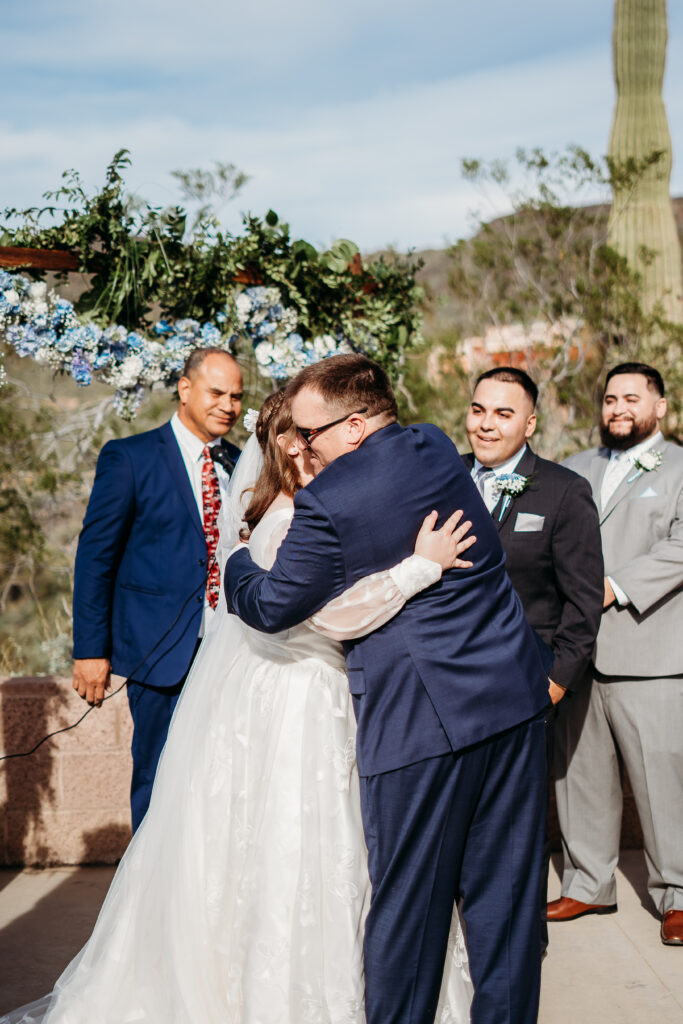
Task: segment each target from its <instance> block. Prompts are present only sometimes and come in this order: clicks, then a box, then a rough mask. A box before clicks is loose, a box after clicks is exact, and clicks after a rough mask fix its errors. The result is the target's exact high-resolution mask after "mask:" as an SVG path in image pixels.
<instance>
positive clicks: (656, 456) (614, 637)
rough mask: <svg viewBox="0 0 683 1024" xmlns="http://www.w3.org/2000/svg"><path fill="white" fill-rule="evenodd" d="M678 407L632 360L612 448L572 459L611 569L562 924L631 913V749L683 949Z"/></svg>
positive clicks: (560, 789) (566, 819) (572, 759)
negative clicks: (626, 875)
mask: <svg viewBox="0 0 683 1024" xmlns="http://www.w3.org/2000/svg"><path fill="white" fill-rule="evenodd" d="M665 414H666V399H665V397H664V383H663V381H662V378H661V375H660V374H659V372H658V371H657V370H656V369H654V368H653V367H651V366H647V365H646V364H645V363H622V364H621V365H620V366H617V367H615V368H614V369H613V370H611V371H610V373H609V374H608V375H607V380H606V383H605V392H604V397H603V404H602V419H601V423H600V434H601V439H602V447H600V448H595V449H592V450H591V451H587V452H582V453H580V454H578V455H575V456H573V457H572V458H570V459H569V460H568V461H567V463H566V465H568V466H569V467H570V468H571V469H573V470H575V472H577V473H580V474H581V475H582V476H585V477H586V479H587V480H588V481H589V482H590V484H591V486H592V488H593V496H594V498H595V502H596V505H597V506H598V509H599V512H600V530H601V535H602V545H603V554H604V560H605V573H606V576H605V596H604V607H603V615H602V622H601V625H600V629H599V632H598V637H597V641H596V647H595V655H594V671H593V680H592V684H591V686H590V687H585V688H584V689H583V690H579V691H577V693H576V695H575V699H574V700H573V701H572V703H571V704H570V705H567V707H566V708H565V711H566V714H565V715H564V716H562V718H561V719H560V720H559V721H558V728H556V731H555V747H556V750H555V756H556V761H555V767H556V773H557V775H558V778H557V784H556V793H557V803H558V814H559V819H560V828H561V831H562V841H563V847H564V873H563V879H562V897H561V898H560V899H559V900H553V901H552V902H551V903H550V904H549V905H548V920H549V921H568V920H572V919H574V918H576V917H580V916H582V915H584V914H589V913H611V912H614V911H615V910H616V909H617V908H616V897H617V894H616V881H615V877H614V870H615V867H616V865H617V861H618V858H619V836H620V825H621V811H622V789H621V780H620V774H619V758H621V759H623V762H624V764H625V765H626V768H627V771H628V774H629V778H630V780H631V785H632V787H633V794H634V797H635V801H636V807H637V810H638V816H639V818H640V823H641V825H642V829H643V836H644V846H645V859H646V861H647V869H648V889H649V892H650V895H651V897H652V899H653V901H654V903H655V905H656V907H657V909H658V910H659V912H660V914H661V915H662V925H661V938H662V942H664V943H665V944H667V945H683V742H682V740H683V635H682V632H681V624H682V623H683V450H681V448H680V447H678V446H676V445H674V444H670V443H668V442H667V441H665V440H664V437H663V435H662V433H661V431H660V424H661V421H662V419H663V417H664V416H665ZM579 556H580V553H579Z"/></svg>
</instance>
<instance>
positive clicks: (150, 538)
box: [73, 423, 239, 687]
mask: <svg viewBox="0 0 683 1024" xmlns="http://www.w3.org/2000/svg"><path fill="white" fill-rule="evenodd" d="M223 444H224V445H225V444H226V442H223ZM228 447H229V448H230V450H231V453H232V454H233V458H236V457H237V456H238V455H239V449H238V448H236V447H235V446H234V445H229V446H228ZM206 572H207V566H206V538H205V536H204V530H203V527H202V523H201V520H200V517H199V510H198V508H197V502H196V500H195V497H194V494H193V492H192V486H191V484H190V479H189V477H188V474H187V470H186V469H185V464H184V462H183V457H182V455H181V453H180V449H179V447H178V442H177V441H176V438H175V434H174V433H173V429H172V427H171V425H170V423H165V424H164V425H163V426H162V427H159V428H158V429H156V430H149V431H147V432H145V433H143V434H137V435H135V436H133V437H127V438H122V439H119V440H115V441H109V442H108V443H107V444H106V445H105V446H104V448H103V449H102V451H101V453H100V457H99V459H98V462H97V472H96V474H95V482H94V484H93V489H92V493H91V496H90V501H89V503H88V508H87V512H86V515H85V520H84V522H83V530H82V532H81V536H80V539H79V542H78V552H77V555H76V566H75V579H74V651H73V654H74V658H109V659H110V660H111V663H112V670H113V671H114V672H115V673H117V674H118V675H122V676H130V675H131V674H132V676H133V678H134V679H135V680H137V681H138V682H144V683H146V684H147V685H149V686H159V687H171V686H175V685H176V684H177V683H178V682H180V680H182V679H183V677H184V675H185V673H186V672H187V670H188V668H189V666H190V663H191V662H192V657H193V655H194V651H195V648H196V644H197V634H198V632H199V625H200V622H201V616H202V609H203V606H204V587H205V584H206Z"/></svg>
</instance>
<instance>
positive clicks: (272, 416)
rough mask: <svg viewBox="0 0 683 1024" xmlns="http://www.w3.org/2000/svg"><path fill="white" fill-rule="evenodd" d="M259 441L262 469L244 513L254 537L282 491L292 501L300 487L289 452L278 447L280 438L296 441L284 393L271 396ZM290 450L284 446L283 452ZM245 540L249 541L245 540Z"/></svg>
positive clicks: (259, 427) (261, 415)
mask: <svg viewBox="0 0 683 1024" xmlns="http://www.w3.org/2000/svg"><path fill="white" fill-rule="evenodd" d="M255 434H256V439H257V440H258V443H259V444H260V446H261V450H262V451H263V468H262V469H261V472H260V474H259V477H258V480H257V481H256V483H255V484H254V487H253V489H252V495H251V500H250V502H249V505H248V506H247V510H246V512H245V513H244V521H245V522H246V524H247V527H248V533H247V536H248V534H250V533H252V531H253V530H254V528H255V527H256V525H257V523H259V522H260V521H261V519H262V518H263V516H264V515H265V513H266V511H267V509H269V508H270V506H271V505H272V503H273V502H274V501H275V499H276V498H277V496H278V494H280V493H281V492H282V491H284V492H285V494H289V495H290V497H293V496H294V495H295V494H296V492H297V491H298V490H299V489H300V487H301V482H300V480H299V474H298V472H297V469H296V466H295V465H294V463H293V462H292V460H291V458H290V457H289V455H287V452H286V450H283V449H282V448H281V447H280V445H279V444H278V443H277V438H278V435H279V434H284V435H285V437H287V440H288V441H290V440H291V441H293V440H294V436H295V435H294V427H293V425H292V408H291V405H290V401H289V398H288V397H287V396H286V394H285V392H284V391H275V392H274V393H273V394H272V395H268V397H267V398H266V400H265V402H264V403H263V405H262V406H261V411H260V413H259V415H258V420H257V421H256V430H255ZM287 447H288V445H287V444H285V446H284V448H285V449H286V448H287ZM244 539H246V538H244Z"/></svg>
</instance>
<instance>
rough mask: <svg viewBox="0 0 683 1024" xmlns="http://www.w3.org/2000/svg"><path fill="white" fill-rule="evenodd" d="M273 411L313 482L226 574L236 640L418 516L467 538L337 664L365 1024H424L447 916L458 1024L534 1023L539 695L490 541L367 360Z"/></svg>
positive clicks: (483, 513)
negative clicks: (455, 943)
mask: <svg viewBox="0 0 683 1024" xmlns="http://www.w3.org/2000/svg"><path fill="white" fill-rule="evenodd" d="M290 392H291V398H292V412H293V419H294V423H295V426H296V427H297V428H298V436H299V438H300V443H301V444H302V445H307V446H309V447H310V449H311V450H312V452H313V454H314V455H315V456H316V457H317V458H318V460H319V462H320V464H321V467H322V471H321V472H320V473H319V475H318V476H317V478H316V479H315V480H314V481H313V482H312V483H311V484H309V486H308V487H307V488H305V490H302V491H300V492H299V493H298V494H297V495H296V498H295V515H294V519H293V522H292V525H291V528H290V530H289V533H288V534H287V537H286V538H285V540H284V542H283V544H282V546H281V548H280V551H279V553H278V557H277V559H276V561H275V564H274V565H273V567H272V569H271V571H270V572H267V573H266V572H264V571H262V570H261V569H259V568H258V567H257V566H256V565H255V564H254V563H253V562H252V561H251V559H250V557H249V554H248V552H247V551H245V550H239V551H237V552H235V554H234V555H233V556H232V557H231V558H230V559H229V561H228V565H227V568H226V574H225V584H226V591H227V595H228V600H229V602H230V604H231V606H232V608H233V609H234V610H235V611H236V612H237V614H238V615H239V616H240V617H241V618H242V619H244V621H245V622H247V623H248V624H249V625H251V626H253V627H255V628H257V629H260V630H263V631H272V632H275V631H279V630H283V629H287V628H289V627H291V626H293V625H295V624H297V623H299V622H301V621H303V620H304V619H306V618H308V617H310V616H311V615H313V614H314V613H315V612H317V611H318V610H319V609H320V608H321V607H322V606H323V605H324V604H325V603H327V602H328V601H329V600H330V599H332V598H334V597H336V596H338V595H339V594H341V593H342V592H343V591H344V590H345V589H347V588H348V587H349V586H351V585H352V584H353V583H354V582H356V581H357V580H358V579H360V578H362V577H363V576H366V575H368V574H370V573H373V572H377V571H380V570H383V569H387V568H389V567H391V566H392V565H394V564H396V563H397V562H398V561H400V560H401V559H403V558H406V557H407V556H408V555H410V554H411V553H412V551H413V546H414V543H415V537H416V535H417V532H418V530H419V528H420V525H421V524H422V521H423V519H424V517H425V515H426V514H427V513H428V512H429V511H430V510H431V509H435V510H436V511H438V512H439V514H440V517H441V518H442V519H445V518H446V517H447V516H448V514H449V513H450V512H451V511H452V510H453V509H454V508H462V509H463V510H464V516H465V518H467V519H469V520H471V522H472V524H473V525H472V532H473V533H474V534H475V535H476V536H477V538H478V540H477V544H476V545H475V546H474V547H473V548H472V549H471V552H470V557H472V560H473V563H474V564H473V566H472V568H469V569H457V570H450V571H448V572H446V573H445V574H444V575H443V577H442V579H441V581H440V582H438V583H436V584H435V585H434V586H432V587H430V588H428V589H427V590H425V591H423V592H422V593H421V594H419V595H417V596H416V597H415V598H413V599H412V600H411V601H409V602H408V603H407V604H406V606H405V607H404V609H403V611H402V612H401V613H400V614H399V615H397V616H396V618H394V619H393V620H391V621H390V622H388V623H387V624H386V625H384V626H382V627H381V628H380V629H378V630H376V631H375V632H373V633H371V634H369V635H368V636H365V637H363V638H360V639H358V640H354V641H349V642H347V643H346V644H345V653H346V659H347V669H348V674H349V681H350V689H351V693H352V694H353V697H354V707H355V711H356V716H357V719H358V740H357V754H358V766H359V771H360V775H361V794H362V803H363V819H364V827H365V832H366V840H367V844H368V851H369V866H370V875H371V880H372V884H373V902H372V907H371V910H370V915H369V917H368V922H367V926H366V938H365V973H366V1011H367V1017H368V1024H378V1022H380V1021H384V1020H386V1019H392V1020H396V1021H406V1022H407V1021H409V1020H416V1019H419V1020H429V1019H430V1014H433V1012H434V1009H435V1007H436V1001H437V998H438V993H439V986H440V981H441V971H442V968H443V962H444V956H445V949H446V942H447V938H448V929H449V925H450V918H451V911H452V907H453V902H454V900H456V899H457V898H459V897H460V896H462V899H463V916H464V917H465V920H466V923H467V934H468V946H469V955H470V965H471V970H472V977H473V981H474V984H475V997H474V1003H473V1007H472V1014H473V1016H472V1019H473V1021H475V1022H476V1021H483V1020H492V1019H495V1020H497V1021H498V1020H500V1021H510V1022H512V1021H515V1022H522V1021H523V1022H527V1021H528V1022H533V1021H535V1019H536V1012H537V1001H538V987H539V980H540V935H539V923H540V910H539V906H538V904H539V894H540V885H539V882H538V872H539V870H540V863H541V848H542V838H543V819H544V813H545V766H544V757H545V754H544V735H543V722H542V716H541V715H540V714H539V713H540V712H542V710H543V708H544V707H545V705H546V704H547V702H548V696H547V679H546V675H545V673H544V670H543V666H542V665H541V662H540V658H539V655H538V650H537V646H536V643H535V641H534V638H533V634H532V633H531V631H530V629H529V627H528V625H527V623H526V620H525V619H524V615H523V612H522V609H521V605H520V603H519V600H518V598H517V596H516V594H515V593H514V591H513V590H512V587H511V584H510V581H509V579H508V577H507V575H506V573H505V567H504V562H505V560H504V555H503V551H502V548H501V546H500V542H499V539H498V536H497V532H496V530H495V526H494V524H493V523H492V521H491V517H490V515H489V514H488V512H487V510H486V508H485V506H484V504H483V502H482V501H481V499H480V497H479V494H478V492H477V490H476V487H475V486H474V484H473V483H472V480H471V479H470V476H469V474H468V472H467V470H466V469H465V467H464V465H463V463H462V461H461V459H460V457H459V455H458V453H457V451H456V449H455V446H454V445H453V444H452V443H451V441H450V440H449V439H448V438H447V437H446V436H445V435H444V434H443V433H442V432H441V431H440V430H438V429H437V428H436V427H433V426H431V425H420V426H416V427H415V426H413V427H408V428H403V427H401V426H400V425H399V424H398V423H397V422H396V403H395V399H394V396H393V392H392V390H391V386H390V384H389V382H388V379H387V378H386V375H385V374H384V372H383V371H382V370H381V369H380V368H379V367H377V366H376V365H375V364H373V363H371V362H370V361H369V360H367V359H365V357H362V356H341V357H336V358H332V359H328V360H325V361H324V362H322V363H320V364H317V365H315V366H312V367H309V368H307V369H306V370H305V371H303V373H302V374H300V375H299V377H298V378H297V379H296V380H295V381H294V382H293V384H292V385H291V387H290ZM512 894H514V896H513V895H512ZM494 1008H495V1009H494Z"/></svg>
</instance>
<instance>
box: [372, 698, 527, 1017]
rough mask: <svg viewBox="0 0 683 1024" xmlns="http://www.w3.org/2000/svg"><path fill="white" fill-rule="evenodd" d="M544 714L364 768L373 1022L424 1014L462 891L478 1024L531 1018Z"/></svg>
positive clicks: (431, 1007)
mask: <svg viewBox="0 0 683 1024" xmlns="http://www.w3.org/2000/svg"><path fill="white" fill-rule="evenodd" d="M546 785H547V783H546V764H545V725H544V720H543V714H540V715H538V716H536V717H535V718H533V719H532V720H531V721H529V722H526V723H524V724H522V725H519V726H516V727H514V728H512V729H508V730H506V731H505V732H503V733H500V734H499V735H497V736H494V737H492V738H491V739H488V740H485V741H483V742H481V743H478V744H476V745H475V746H473V747H469V748H467V749H466V750H465V751H462V752H460V753H458V754H448V755H445V756H442V757H434V758H431V759H429V760H426V761H420V762H418V763H417V764H414V765H410V766H408V767H407V768H400V769H398V770H396V771H393V772H386V773H384V774H381V775H373V776H369V777H366V778H362V779H361V801H362V810H363V824H364V828H365V835H366V840H367V845H368V856H369V868H370V878H371V881H372V903H371V906H370V912H369V915H368V919H367V923H366V931H365V947H364V954H365V992H366V995H365V999H366V1015H367V1021H368V1024H399V1022H400V1024H431V1022H432V1021H433V1020H434V1015H435V1013H436V1007H437V1003H438V997H439V990H440V986H441V977H442V971H443V966H444V960H445V955H446V945H447V941H448V934H449V930H450V923H451V916H452V911H453V906H454V904H455V903H456V902H457V900H458V899H460V898H462V914H463V917H464V920H465V926H466V933H467V948H468V953H469V960H470V970H471V973H472V980H473V983H474V992H475V994H474V1001H473V1004H472V1021H473V1022H474V1024H535V1022H536V1019H537V1015H538V1000H539V990H540V975H541V961H540V952H539V951H540V924H541V914H540V906H539V900H540V884H539V877H540V872H541V866H542V852H543V834H544V822H545V813H546Z"/></svg>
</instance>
